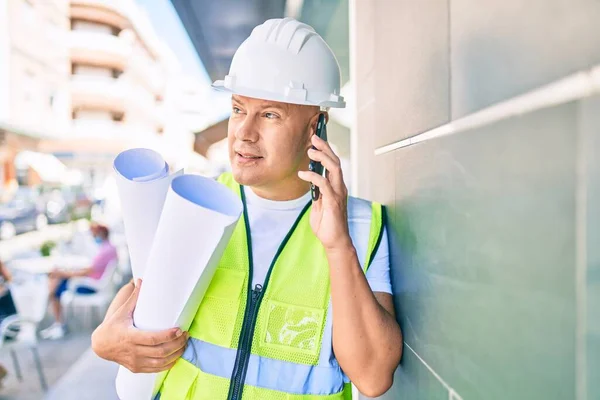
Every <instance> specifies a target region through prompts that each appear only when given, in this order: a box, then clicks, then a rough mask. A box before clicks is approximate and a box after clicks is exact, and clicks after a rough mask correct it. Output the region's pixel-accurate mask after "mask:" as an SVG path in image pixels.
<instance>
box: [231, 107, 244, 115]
mask: <svg viewBox="0 0 600 400" xmlns="http://www.w3.org/2000/svg"><path fill="white" fill-rule="evenodd" d="M241 112H242V110H240V109H239V108H237V107H233V113H234V114H240V113H241Z"/></svg>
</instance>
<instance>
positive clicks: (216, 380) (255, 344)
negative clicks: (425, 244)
mask: <svg viewBox="0 0 600 400" xmlns="http://www.w3.org/2000/svg"><path fill="white" fill-rule="evenodd" d="M219 181H220V182H221V183H223V184H225V185H227V186H228V187H229V188H231V189H232V190H234V191H235V192H237V193H238V194H240V196H241V197H242V200H244V195H243V188H241V187H240V186H239V185H238V184H237V183H236V182H235V181H234V180H233V177H232V176H231V174H224V175H222V176H221V177H220V178H219ZM309 214H310V203H309V204H307V207H306V208H305V210H303V213H302V214H301V215H300V217H299V218H298V220H297V221H296V223H295V224H294V227H293V228H292V229H291V230H290V232H289V233H288V235H287V236H286V239H285V240H284V242H283V243H282V245H281V246H280V249H279V250H278V252H277V255H276V257H275V259H274V260H273V263H272V265H271V267H270V269H269V272H268V273H267V278H266V279H265V285H264V290H263V291H260V290H258V291H254V290H253V288H252V287H251V286H250V285H251V281H252V280H251V276H252V268H253V267H252V251H251V249H252V246H251V237H250V232H249V224H248V215H247V209H246V206H245V205H244V218H243V220H242V219H241V220H240V221H239V223H238V225H237V226H236V228H235V230H234V233H233V235H232V237H231V239H230V242H229V244H228V245H227V248H226V250H225V252H224V254H223V257H222V259H221V260H220V262H219V266H218V268H217V270H216V272H215V276H214V278H213V280H212V281H211V283H210V285H209V288H208V290H207V292H206V295H205V297H204V299H203V300H202V303H201V305H200V307H199V308H198V312H197V313H196V317H195V319H194V322H193V323H192V326H191V327H190V330H189V332H190V335H191V338H190V340H189V342H188V347H187V348H186V352H185V354H184V356H183V357H182V358H181V359H180V360H179V361H178V362H177V363H176V364H175V366H174V367H173V368H172V369H171V370H170V371H169V372H168V374H167V376H166V379H165V380H164V381H163V382H162V385H161V386H160V388H161V389H160V393H161V400H189V399H193V400H220V399H222V400H225V399H228V398H233V399H236V400H239V399H240V398H241V395H242V393H243V399H245V400H247V399H252V400H254V399H256V400H258V399H260V400H279V399H282V400H321V399H327V400H348V399H351V397H352V394H351V388H350V385H349V383H348V380H347V378H346V377H345V376H344V374H343V372H342V370H341V368H340V367H339V365H338V364H337V361H336V360H335V357H334V355H333V349H332V348H330V347H331V344H328V345H327V346H326V347H327V348H322V342H323V341H322V338H323V331H324V329H325V322H326V320H327V313H328V305H329V302H330V292H329V266H328V263H327V258H326V255H325V251H324V249H323V246H322V244H321V243H320V241H319V240H318V239H317V238H316V236H315V235H314V233H313V232H312V229H311V228H310V223H309ZM383 218H384V210H383V209H382V207H381V206H380V205H378V204H375V203H373V204H372V218H371V229H370V235H369V238H359V240H365V242H366V241H367V240H368V243H369V245H368V250H367V252H366V253H367V254H366V255H365V258H364V259H363V262H362V265H363V269H364V270H365V271H366V270H367V268H368V266H369V265H370V263H371V262H372V260H373V255H374V254H375V252H376V250H377V248H378V246H379V243H380V241H381V237H382V232H383ZM259 289H260V288H259ZM253 295H256V296H253ZM255 298H256V299H258V301H257V302H256V305H257V306H256V308H254V304H255ZM247 305H248V306H247ZM249 311H250V312H249ZM329 334H330V332H328V336H329ZM159 384H160V383H159Z"/></svg>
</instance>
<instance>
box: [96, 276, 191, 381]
mask: <svg viewBox="0 0 600 400" xmlns="http://www.w3.org/2000/svg"><path fill="white" fill-rule="evenodd" d="M140 286H141V283H140V281H138V284H137V285H136V286H135V287H134V289H133V291H132V292H131V294H130V296H129V298H127V300H126V301H125V302H124V303H123V304H122V305H121V306H120V307H118V308H117V309H116V311H115V312H114V313H113V314H112V315H110V314H108V315H107V317H106V318H105V320H104V321H103V322H102V324H100V326H98V328H96V330H95V331H94V333H93V334H92V349H93V350H94V352H95V353H96V354H97V355H98V356H100V357H102V358H104V359H106V360H109V361H114V362H116V363H118V364H120V365H122V366H124V367H125V368H127V369H129V370H130V371H131V372H135V373H138V372H144V373H151V372H160V371H165V370H167V369H170V368H171V367H172V366H173V365H174V364H175V362H176V361H177V359H178V358H179V357H181V355H182V354H183V352H184V350H185V345H186V343H187V339H188V334H187V332H182V331H181V330H180V329H179V328H171V329H167V330H164V331H159V332H149V331H143V330H140V329H137V328H136V327H134V326H133V310H134V309H135V305H136V302H137V299H138V295H139V293H140ZM124 289H125V288H124ZM122 290H123V289H122ZM118 297H119V296H118V295H117V297H116V298H115V301H118Z"/></svg>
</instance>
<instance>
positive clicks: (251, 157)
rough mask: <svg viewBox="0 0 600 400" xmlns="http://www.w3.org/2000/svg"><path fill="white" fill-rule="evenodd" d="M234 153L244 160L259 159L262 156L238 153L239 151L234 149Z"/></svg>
mask: <svg viewBox="0 0 600 400" xmlns="http://www.w3.org/2000/svg"><path fill="white" fill-rule="evenodd" d="M235 154H237V155H238V157H241V158H243V159H245V160H259V159H261V158H262V157H261V156H256V155H254V154H248V153H240V152H237V151H236V153H235Z"/></svg>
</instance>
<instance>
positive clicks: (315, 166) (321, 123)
mask: <svg viewBox="0 0 600 400" xmlns="http://www.w3.org/2000/svg"><path fill="white" fill-rule="evenodd" d="M315 135H317V136H318V137H320V138H321V139H323V140H325V141H327V126H326V124H325V114H323V113H321V114H319V119H318V120H317V129H316V132H315ZM312 148H313V149H315V146H313V147H312ZM308 170H309V171H312V172H315V173H317V174H319V175H322V176H325V168H323V165H322V164H321V163H320V162H317V161H314V160H310V163H309V164H308ZM310 193H311V197H312V200H313V201H317V200H319V197H320V196H321V192H320V191H319V187H318V186H315V185H313V184H311V185H310Z"/></svg>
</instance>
